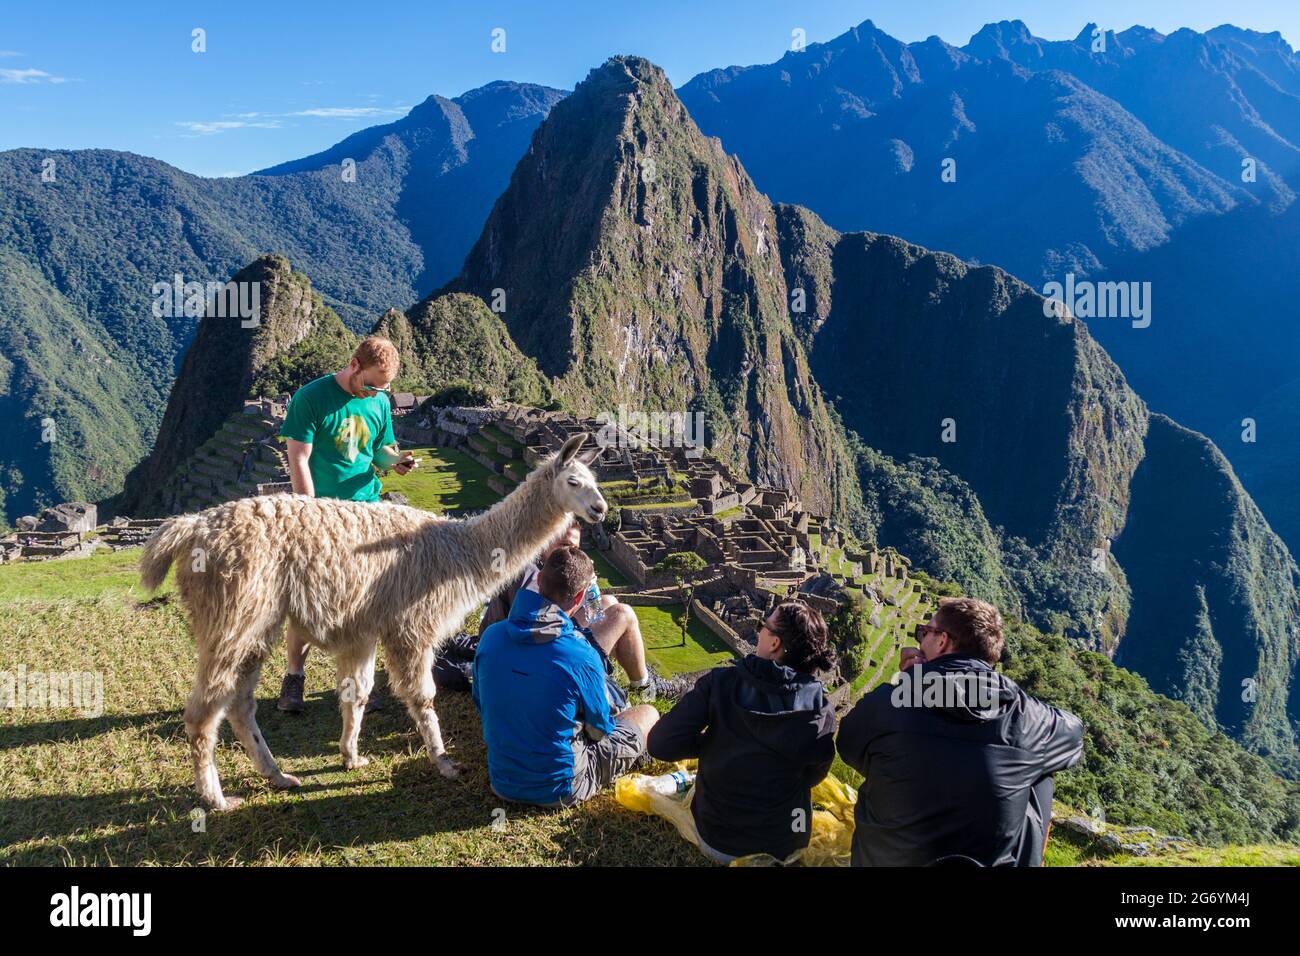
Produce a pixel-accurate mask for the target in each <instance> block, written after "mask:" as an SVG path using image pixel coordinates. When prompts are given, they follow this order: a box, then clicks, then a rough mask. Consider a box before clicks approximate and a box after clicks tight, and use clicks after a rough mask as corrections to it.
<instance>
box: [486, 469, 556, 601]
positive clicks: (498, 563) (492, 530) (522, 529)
mask: <svg viewBox="0 0 1300 956" xmlns="http://www.w3.org/2000/svg"><path fill="white" fill-rule="evenodd" d="M548 472H549V469H539V470H537V471H534V472H533V473H532V474H531V475H529V476H528V478H527V479H525V480H524V481H523V482H522V483H521V484H520V485H519V487H517V488H516V489H515V490H514V491H512V492H511V493H510V494H509V495H507V496H506V497H505V498H504V499H502V500H501V501H499V502H497V503H496V504H495V505H493V506H492V507H491V508H490V509H488V510H487V511H486V512H484V513H483V514H481V515H477V516H475V517H473V518H470V519H469V520H468V521H466V522H465V525H464V539H463V540H464V544H465V547H466V550H467V551H468V552H469V553H470V554H472V555H474V558H475V560H474V562H473V564H474V567H475V569H476V573H475V575H474V578H475V584H476V585H477V587H478V589H479V590H480V591H481V592H482V594H481V596H480V598H479V599H480V600H486V599H487V598H488V597H490V596H491V595H493V594H495V593H497V591H499V590H500V589H501V588H502V587H504V586H505V584H506V583H507V582H509V581H513V580H515V579H516V578H517V577H518V576H519V574H520V572H521V571H523V569H524V567H525V565H527V564H528V562H529V561H531V560H532V559H533V558H535V557H537V555H538V553H539V552H540V551H541V550H542V548H543V547H545V546H546V545H547V544H549V543H550V542H551V541H554V540H555V537H556V535H558V534H559V533H560V531H561V530H562V529H563V528H564V526H565V525H566V524H568V522H569V521H570V520H571V519H572V517H573V516H572V514H571V513H570V512H568V511H565V510H564V509H563V508H562V507H561V506H560V505H559V503H558V502H556V500H555V496H554V495H553V494H552V493H551V476H550V475H549V473H548ZM497 549H500V550H497Z"/></svg>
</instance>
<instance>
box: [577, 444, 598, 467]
mask: <svg viewBox="0 0 1300 956" xmlns="http://www.w3.org/2000/svg"><path fill="white" fill-rule="evenodd" d="M600 450H601V449H600V446H599V445H597V446H596V447H595V448H593V449H592V450H591V451H589V452H586V453H584V454H583V455H582V456H581V457H580V458H578V461H580V462H582V463H583V464H584V465H590V464H591V463H592V462H593V461H595V460H596V459H597V458H599V457H600Z"/></svg>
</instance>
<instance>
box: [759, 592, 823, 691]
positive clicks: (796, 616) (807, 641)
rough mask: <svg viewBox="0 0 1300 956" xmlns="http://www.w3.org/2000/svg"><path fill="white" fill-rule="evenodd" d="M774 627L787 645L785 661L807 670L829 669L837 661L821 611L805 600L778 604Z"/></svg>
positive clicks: (782, 643) (777, 634)
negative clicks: (804, 601) (805, 602)
mask: <svg viewBox="0 0 1300 956" xmlns="http://www.w3.org/2000/svg"><path fill="white" fill-rule="evenodd" d="M773 620H774V621H775V622H776V626H775V627H773V628H772V630H773V631H774V632H775V633H776V636H777V637H779V638H780V639H781V646H782V647H783V648H785V658H784V659H783V660H782V663H783V664H785V665H786V666H787V667H791V668H793V669H794V670H797V671H801V672H803V673H805V674H811V673H813V672H814V671H828V670H830V669H831V668H833V667H834V666H835V664H836V657H835V649H834V648H833V647H831V642H830V633H829V632H828V631H827V629H826V621H825V620H824V619H823V618H822V615H821V612H820V611H818V610H817V609H816V608H814V607H809V606H808V605H807V604H804V603H803V602H801V601H787V602H785V603H784V604H781V605H779V606H778V607H777V609H776V612H775V614H774V615H773Z"/></svg>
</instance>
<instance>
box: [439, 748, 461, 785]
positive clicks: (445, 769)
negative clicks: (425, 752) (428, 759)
mask: <svg viewBox="0 0 1300 956" xmlns="http://www.w3.org/2000/svg"><path fill="white" fill-rule="evenodd" d="M433 765H434V766H435V767H437V768H438V773H440V774H442V775H443V776H444V777H446V778H447V779H448V780H455V779H456V778H457V777H459V776H460V770H461V766H460V764H458V763H456V761H454V760H452V759H451V758H450V757H448V756H446V755H445V754H444V755H443V756H441V757H435V758H434V759H433Z"/></svg>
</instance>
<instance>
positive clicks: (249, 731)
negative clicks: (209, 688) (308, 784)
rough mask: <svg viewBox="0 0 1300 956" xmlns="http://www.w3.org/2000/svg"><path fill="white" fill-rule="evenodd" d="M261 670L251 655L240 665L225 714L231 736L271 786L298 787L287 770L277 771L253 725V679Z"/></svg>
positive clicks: (266, 747)
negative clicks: (233, 694)
mask: <svg viewBox="0 0 1300 956" xmlns="http://www.w3.org/2000/svg"><path fill="white" fill-rule="evenodd" d="M261 674H262V659H261V658H254V659H253V660H250V661H249V662H248V663H247V664H245V665H244V670H243V671H242V672H241V673H240V675H239V683H237V684H236V685H235V696H234V699H233V700H231V702H230V709H229V710H228V711H227V713H226V716H228V717H229V718H230V726H231V727H232V728H233V729H234V731H235V736H237V737H238V738H239V742H240V743H241V744H243V745H244V752H245V753H247V754H248V756H249V757H250V758H251V759H252V761H253V766H254V767H256V768H257V772H258V773H260V774H261V775H262V776H263V777H265V778H266V779H267V780H269V781H270V782H271V786H273V787H275V788H276V789H279V790H287V789H289V788H291V787H301V786H302V781H301V780H299V779H298V778H297V777H294V776H292V775H290V774H287V773H281V772H280V768H279V767H278V766H277V765H276V763H275V758H274V757H273V756H271V748H270V747H268V746H267V745H266V737H265V736H263V734H262V730H261V728H260V727H258V726H257V697H256V696H255V694H256V691H257V680H258V678H259V677H260V676H261Z"/></svg>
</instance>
